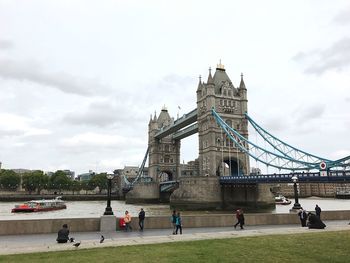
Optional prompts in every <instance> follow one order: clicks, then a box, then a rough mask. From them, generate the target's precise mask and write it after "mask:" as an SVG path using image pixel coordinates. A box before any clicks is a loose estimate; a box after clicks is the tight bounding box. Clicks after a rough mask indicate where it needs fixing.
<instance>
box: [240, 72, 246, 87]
mask: <svg viewBox="0 0 350 263" xmlns="http://www.w3.org/2000/svg"><path fill="white" fill-rule="evenodd" d="M239 88H240V89H246V87H245V84H244V80H243V73H241V83H240V84H239Z"/></svg>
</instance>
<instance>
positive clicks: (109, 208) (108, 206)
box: [104, 174, 114, 215]
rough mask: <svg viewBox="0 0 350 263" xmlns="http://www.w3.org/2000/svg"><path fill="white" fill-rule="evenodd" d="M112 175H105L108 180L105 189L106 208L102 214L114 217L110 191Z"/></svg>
mask: <svg viewBox="0 0 350 263" xmlns="http://www.w3.org/2000/svg"><path fill="white" fill-rule="evenodd" d="M113 177H114V176H113V175H112V174H108V175H107V180H108V187H107V207H106V210H105V212H104V215H114V214H113V211H112V207H111V191H112V179H113Z"/></svg>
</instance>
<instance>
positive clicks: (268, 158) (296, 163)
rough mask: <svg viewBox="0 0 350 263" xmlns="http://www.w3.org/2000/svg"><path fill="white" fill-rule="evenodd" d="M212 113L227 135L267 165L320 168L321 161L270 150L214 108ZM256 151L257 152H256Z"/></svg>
mask: <svg viewBox="0 0 350 263" xmlns="http://www.w3.org/2000/svg"><path fill="white" fill-rule="evenodd" d="M212 114H213V116H214V118H215V120H216V122H217V123H218V125H219V126H220V127H222V129H223V130H224V131H225V133H226V135H227V136H228V137H229V138H230V139H231V140H232V141H233V142H234V143H235V144H236V145H237V146H238V148H239V149H240V150H241V151H242V152H244V153H246V154H248V155H249V156H251V157H252V158H254V159H255V160H257V161H259V162H261V163H264V164H265V165H268V166H271V167H275V168H278V169H284V170H293V171H294V170H311V169H318V165H319V163H310V162H306V161H303V160H298V159H294V158H293V157H290V156H286V155H282V154H278V153H273V152H271V151H268V150H266V149H264V148H262V147H260V146H258V145H256V144H254V143H252V142H251V141H249V140H248V139H247V138H245V137H244V136H242V135H241V134H240V133H238V132H237V131H236V130H235V129H233V128H232V127H230V126H229V125H228V124H227V123H226V122H225V121H224V120H223V119H222V118H221V117H220V116H219V114H218V113H217V112H216V111H215V110H214V109H212ZM254 152H256V154H254Z"/></svg>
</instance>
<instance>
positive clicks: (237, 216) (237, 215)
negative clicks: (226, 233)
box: [234, 209, 239, 229]
mask: <svg viewBox="0 0 350 263" xmlns="http://www.w3.org/2000/svg"><path fill="white" fill-rule="evenodd" d="M236 219H237V223H236V224H234V228H235V229H236V227H237V226H238V225H239V209H237V210H236Z"/></svg>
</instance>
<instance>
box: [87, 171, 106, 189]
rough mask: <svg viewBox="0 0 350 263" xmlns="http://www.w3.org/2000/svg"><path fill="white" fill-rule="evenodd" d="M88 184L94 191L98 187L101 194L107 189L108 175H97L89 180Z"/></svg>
mask: <svg viewBox="0 0 350 263" xmlns="http://www.w3.org/2000/svg"><path fill="white" fill-rule="evenodd" d="M88 184H89V186H90V187H92V188H93V189H94V188H96V187H97V186H98V188H99V193H101V191H102V190H103V189H107V173H100V174H96V175H95V176H94V177H92V178H91V179H90V180H89V182H88Z"/></svg>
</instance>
